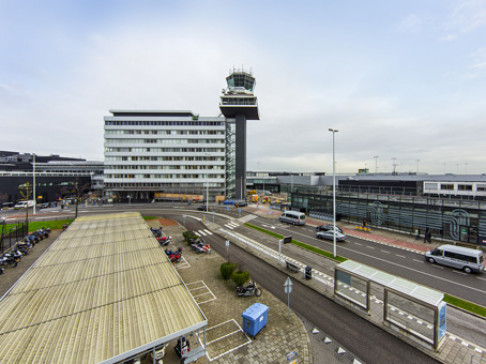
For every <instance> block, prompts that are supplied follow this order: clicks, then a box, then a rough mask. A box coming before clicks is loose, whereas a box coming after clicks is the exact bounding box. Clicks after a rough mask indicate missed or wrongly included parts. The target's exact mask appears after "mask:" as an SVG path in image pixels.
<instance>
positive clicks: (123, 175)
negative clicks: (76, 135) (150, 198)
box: [105, 173, 224, 180]
mask: <svg viewBox="0 0 486 364" xmlns="http://www.w3.org/2000/svg"><path fill="white" fill-rule="evenodd" d="M110 178H124V179H142V178H154V179H201V178H206V179H223V178H224V174H135V173H113V174H105V180H107V179H110Z"/></svg>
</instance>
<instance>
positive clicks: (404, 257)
mask: <svg viewBox="0 0 486 364" xmlns="http://www.w3.org/2000/svg"><path fill="white" fill-rule="evenodd" d="M395 256H396V257H400V258H403V259H407V257H406V256H404V255H399V254H395Z"/></svg>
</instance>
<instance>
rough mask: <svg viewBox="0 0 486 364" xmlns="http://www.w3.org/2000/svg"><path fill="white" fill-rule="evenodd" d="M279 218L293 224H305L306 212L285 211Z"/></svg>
mask: <svg viewBox="0 0 486 364" xmlns="http://www.w3.org/2000/svg"><path fill="white" fill-rule="evenodd" d="M278 220H279V221H280V222H285V223H287V224H292V225H305V214H304V213H303V212H297V211H285V212H284V213H282V215H280V217H279V219H278Z"/></svg>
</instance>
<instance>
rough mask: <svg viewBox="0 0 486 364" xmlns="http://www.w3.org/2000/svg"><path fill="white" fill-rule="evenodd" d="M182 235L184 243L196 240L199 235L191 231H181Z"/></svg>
mask: <svg viewBox="0 0 486 364" xmlns="http://www.w3.org/2000/svg"><path fill="white" fill-rule="evenodd" d="M182 236H183V237H184V240H185V241H186V243H188V244H189V243H190V242H191V240H198V239H199V236H197V235H196V234H195V233H194V232H193V231H184V232H183V233H182Z"/></svg>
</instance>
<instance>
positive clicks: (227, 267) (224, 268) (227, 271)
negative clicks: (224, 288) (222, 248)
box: [219, 262, 236, 281]
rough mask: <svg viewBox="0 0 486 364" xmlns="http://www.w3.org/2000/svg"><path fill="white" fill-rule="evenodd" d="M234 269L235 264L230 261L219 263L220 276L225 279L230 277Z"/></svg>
mask: <svg viewBox="0 0 486 364" xmlns="http://www.w3.org/2000/svg"><path fill="white" fill-rule="evenodd" d="M235 269H236V264H235V263H230V262H225V263H223V264H221V266H220V267H219V271H220V272H221V276H222V277H223V279H224V280H225V281H227V280H228V279H230V278H231V274H232V273H233V272H234V270H235Z"/></svg>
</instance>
